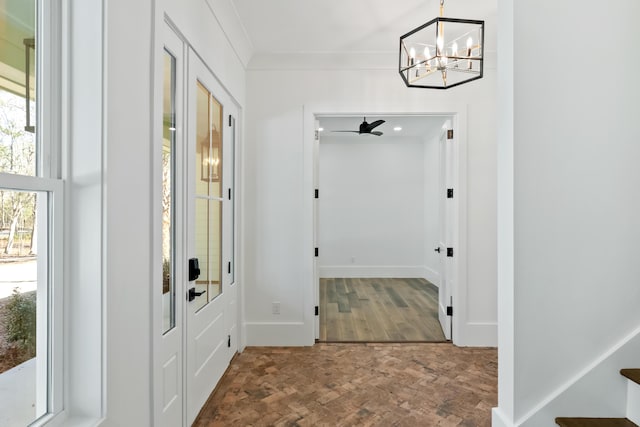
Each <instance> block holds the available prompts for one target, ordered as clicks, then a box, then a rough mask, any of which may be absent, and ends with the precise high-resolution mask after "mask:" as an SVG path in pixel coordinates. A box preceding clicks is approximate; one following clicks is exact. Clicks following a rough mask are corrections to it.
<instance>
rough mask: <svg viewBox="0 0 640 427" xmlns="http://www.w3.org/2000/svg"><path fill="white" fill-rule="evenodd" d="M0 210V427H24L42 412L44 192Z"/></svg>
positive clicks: (24, 195) (4, 195)
mask: <svg viewBox="0 0 640 427" xmlns="http://www.w3.org/2000/svg"><path fill="white" fill-rule="evenodd" d="M0 206H2V221H1V222H0V253H1V255H0V278H1V279H0V425H3V426H25V425H28V424H31V423H32V422H33V421H35V420H37V419H38V418H40V417H41V416H43V415H44V414H46V413H47V393H48V391H47V389H48V378H49V375H48V363H47V354H48V334H47V329H48V328H47V319H48V310H47V294H48V280H47V276H48V275H47V264H46V262H47V252H46V248H47V240H48V239H47V236H48V233H47V227H48V223H47V216H46V213H47V211H48V210H47V194H46V193H39V194H36V193H29V192H20V191H10V190H3V189H0ZM40 214H42V216H40Z"/></svg>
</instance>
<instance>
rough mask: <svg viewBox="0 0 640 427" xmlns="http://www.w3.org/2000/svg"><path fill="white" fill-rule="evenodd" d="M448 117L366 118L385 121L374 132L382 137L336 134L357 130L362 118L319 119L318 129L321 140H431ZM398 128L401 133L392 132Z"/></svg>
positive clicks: (337, 117)
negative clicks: (400, 138) (380, 133)
mask: <svg viewBox="0 0 640 427" xmlns="http://www.w3.org/2000/svg"><path fill="white" fill-rule="evenodd" d="M449 118H450V117H449V116H439V115H429V116H418V115H413V116H367V122H368V123H372V122H374V121H376V120H379V119H382V120H385V123H383V124H381V125H380V126H378V127H377V128H375V130H377V131H381V132H382V133H383V134H384V135H382V136H380V137H378V136H375V135H359V134H357V133H342V132H340V133H337V132H333V131H336V130H358V128H359V126H360V123H362V120H363V117H362V116H336V117H320V118H319V119H318V121H319V123H320V127H322V128H323V131H322V133H321V140H322V137H324V136H330V137H332V138H349V139H350V140H358V141H363V142H367V141H380V140H383V139H384V138H385V137H389V136H391V137H407V138H409V137H410V138H423V137H425V138H431V137H435V136H437V135H438V133H439V132H440V129H442V125H444V123H445V121H446V120H447V119H449ZM396 126H399V127H401V128H402V130H401V131H394V130H393V128H394V127H396Z"/></svg>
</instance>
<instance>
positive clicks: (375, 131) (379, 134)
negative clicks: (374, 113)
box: [370, 130, 384, 136]
mask: <svg viewBox="0 0 640 427" xmlns="http://www.w3.org/2000/svg"><path fill="white" fill-rule="evenodd" d="M370 133H371V135H376V136H382V135H384V134H383V133H382V132H380V131H379V130H374V131H373V132H370Z"/></svg>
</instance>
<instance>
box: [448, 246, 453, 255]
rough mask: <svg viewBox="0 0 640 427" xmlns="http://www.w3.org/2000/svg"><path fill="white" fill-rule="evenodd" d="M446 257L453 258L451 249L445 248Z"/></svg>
mask: <svg viewBox="0 0 640 427" xmlns="http://www.w3.org/2000/svg"><path fill="white" fill-rule="evenodd" d="M447 256H448V257H452V256H453V248H447Z"/></svg>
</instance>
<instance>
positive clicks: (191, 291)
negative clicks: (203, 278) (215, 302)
mask: <svg viewBox="0 0 640 427" xmlns="http://www.w3.org/2000/svg"><path fill="white" fill-rule="evenodd" d="M205 292H206V291H202V292H196V288H191V289H189V294H188V295H187V299H188V300H189V302H191V301H193V300H194V299H196V297H199V296H200V295H202V294H204V293H205Z"/></svg>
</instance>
